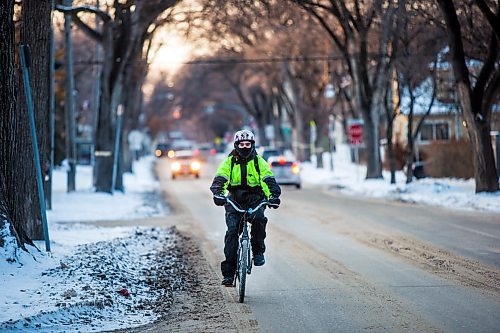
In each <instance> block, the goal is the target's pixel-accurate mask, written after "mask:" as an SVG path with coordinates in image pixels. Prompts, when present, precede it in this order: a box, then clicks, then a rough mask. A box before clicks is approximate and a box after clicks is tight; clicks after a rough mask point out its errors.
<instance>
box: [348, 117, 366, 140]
mask: <svg viewBox="0 0 500 333" xmlns="http://www.w3.org/2000/svg"><path fill="white" fill-rule="evenodd" d="M347 133H348V135H349V144H350V145H351V146H361V145H363V120H361V119H350V120H348V121H347Z"/></svg>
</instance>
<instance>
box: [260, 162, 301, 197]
mask: <svg viewBox="0 0 500 333" xmlns="http://www.w3.org/2000/svg"><path fill="white" fill-rule="evenodd" d="M268 163H269V167H270V168H271V171H272V172H273V174H274V177H275V178H276V181H277V182H278V184H280V185H294V186H295V187H296V188H298V189H300V188H301V186H302V182H301V179H300V165H299V163H298V162H297V161H295V159H292V158H290V157H285V156H282V155H280V156H271V157H269V159H268Z"/></svg>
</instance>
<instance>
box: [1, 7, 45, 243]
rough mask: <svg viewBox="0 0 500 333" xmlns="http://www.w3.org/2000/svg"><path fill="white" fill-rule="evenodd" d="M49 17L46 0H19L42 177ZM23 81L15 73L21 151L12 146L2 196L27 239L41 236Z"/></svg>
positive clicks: (16, 225) (15, 222)
mask: <svg viewBox="0 0 500 333" xmlns="http://www.w3.org/2000/svg"><path fill="white" fill-rule="evenodd" d="M50 20H51V1H50V0H48V1H47V0H43V1H37V0H28V1H23V3H22V24H21V26H20V43H21V44H24V45H28V47H29V49H30V53H31V66H30V67H29V69H28V71H29V77H30V82H29V84H30V87H31V94H32V100H33V110H34V112H35V125H36V132H37V139H38V147H39V149H40V151H39V154H40V164H41V169H42V179H45V178H46V177H45V176H46V175H47V174H48V172H49V168H50V135H49V128H50V122H49V110H50V98H49V96H50V75H49V72H50V27H51V22H50ZM24 85H25V82H24V80H22V75H21V73H19V75H18V89H17V92H18V100H17V111H16V113H15V114H14V115H13V117H14V118H15V125H14V126H15V127H14V133H16V141H17V144H16V146H17V149H16V150H17V152H19V151H23V152H25V153H24V154H19V153H15V151H16V150H14V155H13V156H12V160H11V164H10V170H7V172H8V173H7V174H6V177H10V178H11V179H10V180H9V181H7V183H8V184H10V186H14V187H13V188H12V192H11V193H10V194H8V195H7V196H6V197H7V198H9V200H12V201H11V205H12V206H11V207H10V208H11V209H12V211H11V212H10V216H11V217H12V220H13V225H14V228H15V229H16V230H17V231H18V233H19V234H22V233H26V235H27V237H29V238H30V239H34V240H43V239H44V234H43V224H42V218H41V213H40V198H39V195H38V189H37V183H36V168H35V160H34V158H33V156H34V151H33V142H32V137H31V132H30V125H29V114H28V107H27V104H26V96H25V93H24V88H25V87H24ZM21 166H23V167H21ZM8 168H9V167H8ZM46 185H47V184H45V186H46ZM8 187H9V185H8ZM21 230H22V231H21Z"/></svg>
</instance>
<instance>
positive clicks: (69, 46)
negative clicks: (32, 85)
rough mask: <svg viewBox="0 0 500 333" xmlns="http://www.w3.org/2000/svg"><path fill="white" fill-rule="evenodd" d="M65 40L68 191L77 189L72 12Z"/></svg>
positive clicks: (66, 20) (68, 2) (69, 2)
mask: <svg viewBox="0 0 500 333" xmlns="http://www.w3.org/2000/svg"><path fill="white" fill-rule="evenodd" d="M72 3H73V0H65V1H64V4H65V5H66V6H67V7H71V6H72ZM64 40H65V45H66V52H65V62H66V104H65V106H66V117H67V118H66V119H67V120H66V122H67V127H66V131H67V135H68V139H67V150H68V156H67V158H68V162H69V170H68V192H73V191H75V189H76V181H75V178H76V141H75V137H76V128H75V127H76V125H75V96H74V91H75V83H74V76H73V42H72V40H71V14H68V13H66V14H64Z"/></svg>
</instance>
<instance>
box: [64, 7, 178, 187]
mask: <svg viewBox="0 0 500 333" xmlns="http://www.w3.org/2000/svg"><path fill="white" fill-rule="evenodd" d="M179 1H180V0H168V1H161V0H155V1H147V2H145V1H144V2H143V1H135V0H128V1H126V2H125V3H122V2H121V1H118V0H115V1H114V2H113V13H114V15H113V16H111V15H110V14H109V13H107V12H104V11H102V10H100V9H98V8H94V7H88V6H79V7H73V8H67V7H64V6H58V7H57V8H58V10H60V11H62V12H70V13H72V14H73V19H74V21H75V23H76V24H77V25H78V26H79V27H80V28H81V29H82V30H83V31H84V32H85V33H86V34H87V35H88V36H89V37H90V38H92V39H94V40H96V41H98V42H100V43H101V45H102V48H103V56H104V61H103V65H102V73H101V85H100V87H101V93H100V101H99V115H98V121H97V129H96V145H95V150H96V164H95V168H96V170H95V175H96V180H95V187H96V190H97V191H100V192H112V191H113V190H114V189H112V188H111V187H112V183H113V180H112V175H113V172H112V171H113V146H114V133H115V123H114V119H113V115H114V113H115V112H116V109H117V107H118V104H120V103H121V102H122V96H123V95H122V93H123V88H124V86H123V84H124V81H123V80H124V75H125V73H124V70H125V69H126V65H127V64H128V63H129V60H130V59H131V58H132V59H133V50H134V49H137V43H139V44H140V43H141V41H142V42H144V36H145V34H146V33H147V31H148V29H149V28H150V27H151V25H153V24H154V23H155V21H156V19H157V18H158V16H159V15H160V14H162V13H163V12H164V11H165V10H167V9H169V8H171V7H173V6H175V5H176V4H177V3H179ZM81 12H87V13H93V14H95V15H98V16H99V17H100V18H101V20H102V21H103V26H102V32H98V31H96V30H95V29H92V28H91V27H90V26H89V25H87V24H86V23H85V22H83V21H82V20H81V19H80V18H79V16H78V14H79V13H81ZM141 46H142V44H141ZM118 184H119V182H118Z"/></svg>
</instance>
